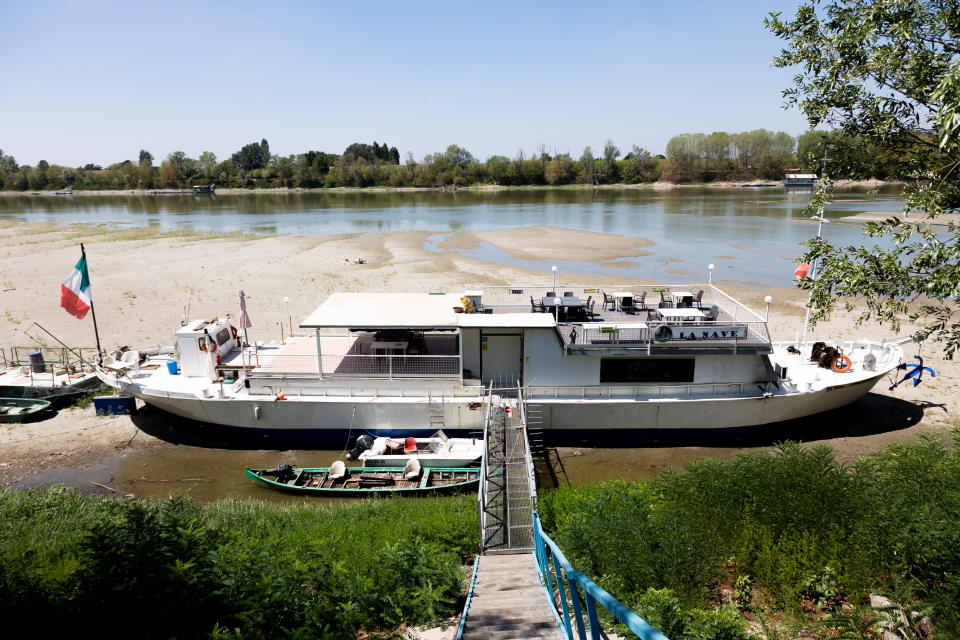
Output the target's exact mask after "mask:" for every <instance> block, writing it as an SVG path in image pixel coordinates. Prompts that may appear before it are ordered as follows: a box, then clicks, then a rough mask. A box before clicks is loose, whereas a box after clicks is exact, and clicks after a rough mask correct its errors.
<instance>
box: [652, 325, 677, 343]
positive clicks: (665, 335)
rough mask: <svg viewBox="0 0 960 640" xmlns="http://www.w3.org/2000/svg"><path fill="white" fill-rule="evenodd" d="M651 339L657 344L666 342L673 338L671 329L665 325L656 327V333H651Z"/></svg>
mask: <svg viewBox="0 0 960 640" xmlns="http://www.w3.org/2000/svg"><path fill="white" fill-rule="evenodd" d="M653 338H654V339H655V340H656V341H657V342H666V341H667V340H670V339H671V338H673V329H671V328H670V327H669V326H667V325H665V324H662V325H660V326H659V327H657V330H656V331H654V332H653Z"/></svg>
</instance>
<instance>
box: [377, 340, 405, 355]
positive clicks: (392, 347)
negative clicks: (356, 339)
mask: <svg viewBox="0 0 960 640" xmlns="http://www.w3.org/2000/svg"><path fill="white" fill-rule="evenodd" d="M406 352H407V343H406V342H372V343H370V353H372V354H373V355H375V356H376V355H393V356H402V355H403V354H405V353H406Z"/></svg>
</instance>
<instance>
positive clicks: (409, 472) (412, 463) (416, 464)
mask: <svg viewBox="0 0 960 640" xmlns="http://www.w3.org/2000/svg"><path fill="white" fill-rule="evenodd" d="M421 471H423V469H421V468H420V461H419V460H417V459H416V458H410V459H409V460H407V464H406V465H405V466H404V467H403V477H404V478H406V479H407V480H416V479H417V478H418V477H420V472H421Z"/></svg>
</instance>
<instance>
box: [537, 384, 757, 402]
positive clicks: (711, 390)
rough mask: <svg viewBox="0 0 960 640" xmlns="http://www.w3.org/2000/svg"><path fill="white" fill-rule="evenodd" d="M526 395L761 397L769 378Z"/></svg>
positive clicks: (544, 389)
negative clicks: (766, 380)
mask: <svg viewBox="0 0 960 640" xmlns="http://www.w3.org/2000/svg"><path fill="white" fill-rule="evenodd" d="M526 389H527V391H526V394H527V397H528V398H556V399H570V400H604V399H610V400H613V399H632V398H700V397H710V398H712V397H717V396H721V397H722V396H728V397H731V398H754V397H762V396H764V395H765V394H767V393H771V392H772V390H771V383H769V382H703V383H689V384H638V385H594V386H560V385H558V386H540V385H537V386H528V387H527V388H526Z"/></svg>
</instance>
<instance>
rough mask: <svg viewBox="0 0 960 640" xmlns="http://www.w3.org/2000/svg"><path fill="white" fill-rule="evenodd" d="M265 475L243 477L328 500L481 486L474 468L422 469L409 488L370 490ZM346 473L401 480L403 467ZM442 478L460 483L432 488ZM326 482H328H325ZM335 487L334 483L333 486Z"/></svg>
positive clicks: (448, 491)
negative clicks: (307, 483)
mask: <svg viewBox="0 0 960 640" xmlns="http://www.w3.org/2000/svg"><path fill="white" fill-rule="evenodd" d="M264 471H269V470H266V469H251V468H249V467H247V469H246V470H245V472H246V475H247V477H248V478H250V479H251V480H255V481H257V482H259V483H261V484H264V485H266V486H268V487H270V488H271V489H276V490H278V491H284V492H286V493H295V494H299V495H313V496H318V497H331V498H363V497H369V496H377V495H406V496H424V495H444V494H452V493H460V492H464V491H471V490H472V491H475V490H477V488H478V486H479V482H480V470H479V469H477V468H476V467H474V468H455V467H443V468H439V467H438V468H432V469H425V470H424V471H423V477H422V480H419V479H418V480H416V481H413V482H412V483H408V484H411V485H412V486H402V487H398V486H371V487H351V486H346V485H347V484H348V483H340V486H303V485H297V484H293V483H284V482H280V481H278V480H274V479H272V478H270V477H265V476H264V475H262V474H263V472H264ZM346 471H347V478H349V477H350V476H358V475H363V474H365V473H372V474H374V475H376V472H382V475H394V476H397V477H401V476H402V475H403V472H404V469H403V467H381V468H378V469H368V468H366V467H361V468H349V469H347V470H346ZM293 472H294V475H295V476H296V477H297V478H299V477H300V474H301V473H311V474H317V475H318V476H321V478H322V477H323V476H324V475H325V474H327V473H328V472H329V468H328V467H319V468H315V469H294V470H293ZM442 474H447V475H450V474H456V475H457V476H459V477H460V479H459V480H456V481H450V482H449V483H446V484H442V483H441V484H434V479H435V478H436V477H437V476H439V475H442ZM327 482H329V481H327ZM333 484H334V485H336V484H337V483H333Z"/></svg>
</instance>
